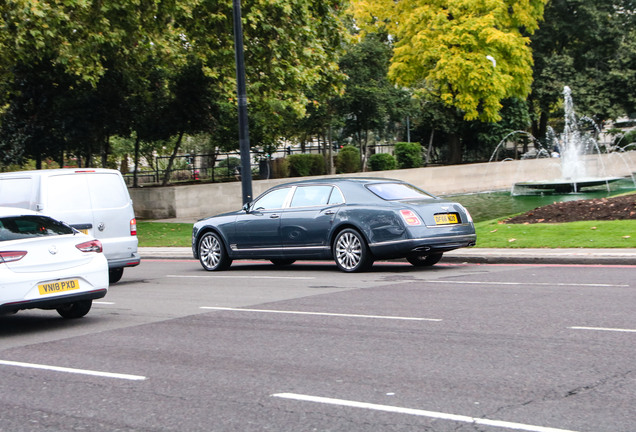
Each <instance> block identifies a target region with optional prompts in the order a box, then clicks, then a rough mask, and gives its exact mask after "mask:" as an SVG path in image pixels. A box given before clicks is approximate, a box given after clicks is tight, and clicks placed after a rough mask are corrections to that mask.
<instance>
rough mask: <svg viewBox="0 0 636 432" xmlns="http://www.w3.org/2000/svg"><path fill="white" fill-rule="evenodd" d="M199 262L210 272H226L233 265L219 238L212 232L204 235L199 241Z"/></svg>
mask: <svg viewBox="0 0 636 432" xmlns="http://www.w3.org/2000/svg"><path fill="white" fill-rule="evenodd" d="M199 261H200V262H201V265H202V266H203V268H204V269H206V270H208V271H213V270H224V269H226V268H228V267H229V266H230V264H231V263H232V261H231V260H230V259H229V257H228V256H227V253H226V252H225V248H224V247H223V243H222V241H221V239H220V238H219V236H218V235H217V234H216V233H211V232H209V233H206V234H204V235H203V237H202V238H201V240H200V241H199Z"/></svg>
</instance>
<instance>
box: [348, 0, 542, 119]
mask: <svg viewBox="0 0 636 432" xmlns="http://www.w3.org/2000/svg"><path fill="white" fill-rule="evenodd" d="M545 1H546V0H523V1H512V0H504V1H494V0H492V1H474V0H452V1H450V0H399V1H394V0H381V1H375V0H374V1H369V0H357V1H354V2H353V11H354V14H355V16H356V19H357V22H358V23H359V24H360V25H361V26H364V27H365V28H378V27H383V28H386V30H387V31H388V32H389V34H391V35H392V36H393V37H394V38H395V40H396V41H395V52H394V55H393V58H392V61H391V68H390V70H389V75H390V77H391V78H392V79H393V80H395V82H396V83H398V84H400V85H403V86H408V87H418V88H421V89H422V90H423V91H425V92H431V93H433V94H434V95H435V97H436V98H439V99H440V100H442V101H443V102H444V103H445V104H446V105H448V106H452V107H456V108H458V109H460V110H461V112H462V113H463V117H464V118H465V119H466V120H474V119H477V118H479V119H481V120H483V121H497V120H499V119H500V116H499V110H500V109H501V100H503V99H505V98H508V97H519V98H525V97H526V96H527V95H528V93H529V92H530V83H531V81H532V55H531V51H530V48H529V46H528V45H529V39H528V38H527V37H526V34H531V33H532V32H534V31H535V30H536V29H537V27H538V24H539V20H540V19H541V16H542V13H543V7H544V3H545Z"/></svg>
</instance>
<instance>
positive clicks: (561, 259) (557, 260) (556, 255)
mask: <svg viewBox="0 0 636 432" xmlns="http://www.w3.org/2000/svg"><path fill="white" fill-rule="evenodd" d="M139 253H140V255H141V258H142V260H143V259H173V260H183V259H186V260H194V257H193V256H192V249H190V248H188V247H164V248H153V247H142V248H139ZM441 262H442V263H475V264H579V265H634V266H636V249H487V248H463V249H456V250H454V251H450V252H446V253H445V254H444V258H442V261H441Z"/></svg>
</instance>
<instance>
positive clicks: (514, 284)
mask: <svg viewBox="0 0 636 432" xmlns="http://www.w3.org/2000/svg"><path fill="white" fill-rule="evenodd" d="M426 282H431V283H441V284H456V285H464V284H465V285H513V286H528V285H530V286H557V287H559V286H573V287H602V288H625V287H628V286H629V285H613V284H600V283H598V284H578V283H555V282H490V281H451V280H427V281H426Z"/></svg>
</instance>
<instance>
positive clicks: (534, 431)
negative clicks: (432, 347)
mask: <svg viewBox="0 0 636 432" xmlns="http://www.w3.org/2000/svg"><path fill="white" fill-rule="evenodd" d="M272 396H273V397H277V398H282V399H292V400H297V401H303V402H314V403H322V404H327V405H337V406H346V407H351V408H362V409H368V410H375V411H384V412H389V413H396V414H408V415H414V416H420V417H430V418H434V419H440V420H450V421H456V422H461V423H470V424H475V425H484V426H492V427H500V428H506V429H515V430H522V431H530V432H575V431H571V430H566V429H555V428H551V427H543V426H533V425H528V424H523V423H512V422H507V421H501V420H488V419H484V418H476V417H469V416H464V415H457V414H448V413H443V412H436V411H425V410H420V409H413V408H402V407H396V406H391V405H379V404H372V403H366V402H356V401H350V400H344V399H332V398H325V397H319V396H308V395H301V394H295V393H277V394H273V395H272Z"/></svg>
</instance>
